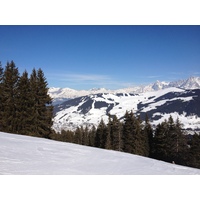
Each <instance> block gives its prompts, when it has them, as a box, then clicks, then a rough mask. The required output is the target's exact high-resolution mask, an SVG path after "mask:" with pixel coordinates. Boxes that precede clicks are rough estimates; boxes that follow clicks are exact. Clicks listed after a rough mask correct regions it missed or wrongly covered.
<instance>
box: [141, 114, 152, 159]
mask: <svg viewBox="0 0 200 200" xmlns="http://www.w3.org/2000/svg"><path fill="white" fill-rule="evenodd" d="M143 134H144V147H145V148H144V156H148V157H149V156H150V157H151V151H152V143H153V129H152V127H151V124H150V122H149V117H148V115H147V114H146V117H145V125H144V130H143Z"/></svg>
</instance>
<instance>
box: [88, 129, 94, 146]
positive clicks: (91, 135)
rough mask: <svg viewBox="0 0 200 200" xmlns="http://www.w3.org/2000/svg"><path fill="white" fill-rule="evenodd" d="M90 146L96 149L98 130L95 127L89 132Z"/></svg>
mask: <svg viewBox="0 0 200 200" xmlns="http://www.w3.org/2000/svg"><path fill="white" fill-rule="evenodd" d="M88 137H89V146H91V147H94V146H95V137H96V128H95V126H94V125H93V126H92V128H91V130H90V131H89V136H88Z"/></svg>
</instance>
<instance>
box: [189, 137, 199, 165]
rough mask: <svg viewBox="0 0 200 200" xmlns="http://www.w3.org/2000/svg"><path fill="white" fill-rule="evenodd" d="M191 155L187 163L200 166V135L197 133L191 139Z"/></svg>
mask: <svg viewBox="0 0 200 200" xmlns="http://www.w3.org/2000/svg"><path fill="white" fill-rule="evenodd" d="M189 144H190V149H189V156H188V160H187V165H188V166H190V167H195V168H200V135H199V134H197V133H195V134H194V135H193V136H192V139H191V141H190V143H189Z"/></svg>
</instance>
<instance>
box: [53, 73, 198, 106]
mask: <svg viewBox="0 0 200 200" xmlns="http://www.w3.org/2000/svg"><path fill="white" fill-rule="evenodd" d="M170 87H178V88H182V89H200V77H190V78H188V79H186V80H179V81H173V82H164V81H156V82H155V83H152V84H149V85H146V86H145V85H143V86H135V87H130V88H123V89H117V90H108V89H105V88H97V89H96V88H94V89H91V90H74V89H70V88H50V89H49V94H50V96H51V97H52V98H53V99H54V104H58V103H61V102H63V101H65V100H68V99H71V98H76V97H81V96H86V95H90V94H98V93H112V94H116V93H143V92H150V91H157V90H161V89H165V88H170Z"/></svg>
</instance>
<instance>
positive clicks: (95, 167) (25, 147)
mask: <svg viewBox="0 0 200 200" xmlns="http://www.w3.org/2000/svg"><path fill="white" fill-rule="evenodd" d="M0 143H1V145H0V174H2V175H3V174H4V175H44V174H48V175H53V174H57V175H59V174H61V175H73V174H74V175H90V174H93V175H99V174H101V175H113V174H115V175H122V174H124V175H126V174H127V175H132V174H133V175H134V174H136V175H144V174H146V175H149V174H150V175H158V174H160V175H178V174H181V175H195V174H200V169H195V168H190V167H185V166H181V165H176V164H171V163H166V162H163V161H158V160H154V159H150V158H146V157H142V156H138V155H133V154H128V153H122V152H117V151H111V150H104V149H98V148H92V147H87V146H81V145H77V144H72V143H66V142H58V141H53V140H47V139H44V138H36V137H31V136H22V135H17V134H9V133H2V132H0ZM34 180H35V179H34ZM3 184H5V183H4V182H3ZM6 184H7V185H9V186H10V183H9V182H6ZM190 184H191V183H190ZM73 185H74V183H73ZM75 185H77V183H75ZM54 189H55V186H54ZM7 191H8V190H7ZM6 195H8V194H6ZM26 195H27V194H26ZM56 195H57V194H56ZM45 197H46V194H45Z"/></svg>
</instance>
